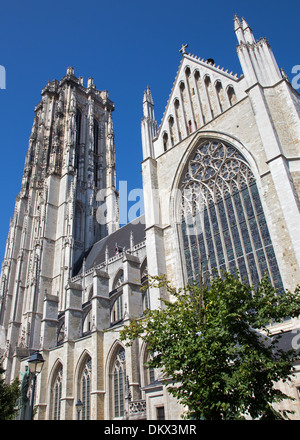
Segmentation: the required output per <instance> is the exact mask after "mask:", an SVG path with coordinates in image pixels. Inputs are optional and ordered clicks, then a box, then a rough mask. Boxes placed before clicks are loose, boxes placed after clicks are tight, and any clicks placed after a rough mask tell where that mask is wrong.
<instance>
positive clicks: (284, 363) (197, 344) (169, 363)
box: [121, 273, 300, 420]
mask: <svg viewBox="0 0 300 440" xmlns="http://www.w3.org/2000/svg"><path fill="white" fill-rule="evenodd" d="M149 283H150V285H152V286H154V287H158V288H163V289H165V290H166V291H167V292H168V293H169V295H170V298H171V297H172V300H170V301H166V300H162V308H161V309H157V310H151V311H148V313H146V314H145V315H144V316H143V317H141V318H139V319H136V320H132V321H131V322H130V324H129V325H128V326H126V327H125V328H124V330H123V331H122V333H121V339H122V340H125V341H126V344H127V345H130V344H132V343H133V340H134V339H135V338H137V337H140V338H142V339H143V340H144V341H145V342H146V344H147V346H148V349H149V351H150V352H152V353H154V355H153V359H152V360H151V361H150V362H149V364H148V365H149V367H152V368H160V369H162V370H163V372H164V378H165V379H168V380H166V385H167V387H168V391H169V392H170V393H171V394H173V395H174V396H175V397H176V398H177V399H178V400H179V401H180V403H182V404H183V405H185V406H186V407H187V408H188V409H187V413H186V417H188V418H191V417H192V418H195V419H201V418H204V419H207V420H222V419H226V420H234V419H243V418H244V417H245V416H250V417H251V418H254V419H268V420H274V419H282V418H288V414H289V411H281V412H278V411H275V410H274V409H273V406H272V404H274V403H279V402H281V401H282V400H284V399H286V398H290V397H288V396H286V395H285V394H284V393H282V392H281V391H280V390H278V389H276V388H275V387H274V382H278V381H280V380H282V381H289V380H290V378H291V374H292V372H293V367H292V364H293V362H294V360H295V359H296V358H297V353H296V351H295V350H293V349H292V348H291V350H289V351H283V350H281V349H279V348H278V341H279V339H280V336H281V335H277V336H272V337H270V334H269V324H270V322H271V321H280V320H282V319H285V318H290V317H296V316H299V315H300V287H298V288H297V289H296V290H295V292H294V293H291V292H288V291H286V292H285V293H284V294H281V295H279V294H278V293H277V291H276V289H275V288H273V287H272V285H271V284H270V282H269V281H268V278H267V277H265V278H264V279H263V280H262V281H261V282H260V284H259V285H258V286H257V287H253V286H250V285H249V284H247V283H246V282H243V281H241V280H240V279H239V277H238V274H237V275H236V276H235V275H232V274H230V273H224V274H223V276H222V277H219V276H215V277H213V278H212V279H211V280H210V283H209V285H208V283H205V284H203V283H202V284H201V283H200V284H198V285H197V284H195V285H188V286H186V287H185V288H183V289H179V290H177V289H176V288H174V287H172V286H171V284H170V283H169V282H168V281H167V280H166V277H165V276H162V277H152V278H150V280H149ZM255 329H259V331H257V330H255Z"/></svg>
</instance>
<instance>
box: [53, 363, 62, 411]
mask: <svg viewBox="0 0 300 440" xmlns="http://www.w3.org/2000/svg"><path fill="white" fill-rule="evenodd" d="M62 373H63V368H62V366H60V368H59V370H58V372H57V375H56V379H55V383H54V389H53V392H54V395H53V398H54V405H53V418H54V420H60V409H61V392H62Z"/></svg>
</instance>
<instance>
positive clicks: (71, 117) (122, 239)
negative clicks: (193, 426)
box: [0, 16, 300, 420]
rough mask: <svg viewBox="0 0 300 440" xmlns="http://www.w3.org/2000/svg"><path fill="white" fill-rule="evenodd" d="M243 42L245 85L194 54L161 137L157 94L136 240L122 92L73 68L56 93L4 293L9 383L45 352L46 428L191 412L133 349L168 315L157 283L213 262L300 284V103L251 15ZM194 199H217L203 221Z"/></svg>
mask: <svg viewBox="0 0 300 440" xmlns="http://www.w3.org/2000/svg"><path fill="white" fill-rule="evenodd" d="M234 30H235V33H236V36H237V39H238V46H237V54H238V57H239V60H240V63H241V67H242V70H243V74H242V75H241V76H240V77H237V75H233V74H232V72H230V73H229V72H228V71H224V69H223V68H220V66H216V65H215V62H214V60H212V59H209V60H203V59H200V58H198V57H196V56H194V55H191V54H189V53H187V51H186V48H187V46H186V45H183V46H182V49H181V53H182V60H181V63H180V66H179V70H178V72H177V76H176V78H175V81H174V85H173V88H172V90H171V93H170V97H169V101H168V103H167V106H166V110H165V113H164V116H163V119H162V122H161V125H160V127H158V125H157V123H156V120H155V116H154V103H153V99H152V96H151V91H150V88H149V87H148V88H147V89H146V91H145V93H144V99H143V114H144V117H143V120H142V126H141V130H142V147H143V162H142V172H143V187H144V204H145V216H142V217H140V218H138V219H136V220H135V221H133V222H131V223H129V224H128V225H126V226H124V227H123V228H119V221H118V194H117V192H116V176H115V146H114V132H113V125H112V111H113V110H114V104H113V103H112V102H111V101H110V100H109V98H108V92H107V91H98V90H97V89H96V87H95V85H94V84H93V80H92V79H91V78H90V79H89V80H88V84H87V87H84V86H83V80H82V78H77V77H76V76H75V75H74V71H73V69H72V68H68V70H67V74H66V76H65V77H64V78H63V79H62V80H61V81H60V82H58V81H56V80H55V81H53V82H52V83H48V84H47V86H46V87H45V88H44V89H43V90H42V101H41V103H40V104H38V105H37V107H36V109H35V119H34V124H33V128H32V133H31V136H30V140H29V148H28V153H27V155H26V161H25V169H24V175H23V180H22V188H21V191H20V194H19V196H18V197H17V200H16V207H15V212H14V215H13V217H12V220H11V224H10V229H9V235H8V239H7V246H6V251H5V258H4V262H3V265H2V272H1V285H0V287H1V301H2V303H1V314H0V325H1V329H0V330H1V340H2V347H1V348H3V349H4V350H3V351H4V354H5V359H6V360H5V368H6V371H7V380H8V381H9V380H11V379H12V378H14V377H15V376H17V375H18V374H19V372H20V371H21V372H24V371H25V366H26V365H27V361H28V356H29V355H30V354H31V353H32V352H33V351H34V350H40V351H41V352H42V354H43V357H44V359H45V364H44V368H43V371H42V373H41V375H40V376H39V378H38V381H37V383H38V388H37V394H36V406H37V418H38V419H47V420H48V419H50V420H54V419H67V420H69V419H76V418H77V416H78V415H77V410H76V405H75V404H76V402H77V400H78V399H80V400H81V401H82V402H83V404H84V405H83V408H82V410H81V414H80V417H81V418H84V419H105V420H108V419H116V420H117V419H136V420H140V419H148V420H152V419H157V418H166V419H179V418H180V415H181V414H182V412H183V411H184V408H182V407H181V406H180V405H178V404H177V402H176V401H175V400H174V399H173V398H172V397H171V396H170V395H169V394H168V392H167V390H166V388H165V387H164V386H163V385H162V382H161V380H160V379H161V372H160V371H153V370H149V369H148V368H147V367H146V366H145V363H146V362H147V359H148V357H149V355H150V354H149V353H148V352H147V347H145V345H144V344H143V343H142V341H136V342H135V343H134V344H133V346H132V347H125V346H124V345H123V344H122V343H121V342H120V340H119V333H120V330H121V329H122V328H123V326H124V324H126V323H127V322H128V320H129V319H130V318H132V317H138V316H141V315H142V314H143V313H144V312H145V310H146V309H147V308H149V307H150V308H152V309H153V308H157V307H159V306H160V299H159V298H160V297H162V296H164V295H165V292H160V291H158V289H153V288H151V289H150V288H148V289H146V291H145V292H144V293H142V292H141V290H140V288H141V286H143V285H145V283H146V275H147V274H148V273H149V274H151V275H161V274H166V275H167V278H168V279H169V280H170V281H171V282H172V283H173V284H174V285H176V286H178V287H180V286H183V285H184V284H186V282H187V281H188V280H189V278H190V277H195V276H197V267H200V266H199V263H200V262H201V264H206V267H207V268H210V267H211V268H213V267H217V268H218V270H219V269H220V268H222V267H225V266H226V268H227V269H231V268H232V264H235V263H236V265H237V264H239V265H241V266H239V267H245V270H247V271H248V272H249V277H251V280H255V277H257V279H259V278H261V276H262V272H263V269H266V270H268V271H269V275H270V277H271V278H272V280H274V283H275V284H276V283H278V286H283V287H284V288H285V289H291V290H293V289H294V288H295V287H296V285H297V284H298V283H299V282H300V278H299V264H300V235H299V224H300V222H299V220H300V218H299V191H300V145H299V139H300V121H299V113H300V101H299V96H298V93H297V92H296V91H295V90H294V89H293V88H292V87H291V84H290V83H289V81H288V79H287V78H286V75H284V74H283V73H282V72H281V71H280V69H279V68H278V66H277V63H276V61H275V58H274V56H273V53H272V50H271V48H270V45H269V43H268V41H267V40H266V39H265V38H263V39H261V40H259V41H256V40H255V39H254V37H253V33H252V31H251V29H250V27H249V26H248V24H247V23H246V21H245V20H244V19H242V20H240V19H239V18H238V17H237V16H236V17H235V18H234ZM203 151H205V152H206V153H203V154H204V156H203V157H204V159H203V160H202V159H201V160H202V162H201V161H200V162H199V157H200V156H201V154H202V153H201V152H203ZM217 153H218V154H219V156H217ZM226 154H227V155H228V156H226V160H225V159H224V157H225V156H224V155H226ZM197 155H198V156H197ZM204 164H205V166H204ZM201 173H202V174H203V176H204V177H203V176H202V178H201V179H202V180H201V179H200V177H199V176H200V174H201ZM243 173H244V174H243ZM216 176H217V177H216ZM245 176H246V177H245ZM192 179H194V181H195V182H196V183H195V185H194V186H193V184H192V183H191V181H192ZM247 179H248V180H247ZM184 185H186V188H189V190H190V191H194V193H193V194H194V195H195V194H196V192H197V191H198V192H199V188H206V189H205V191H206V190H207V200H206V202H205V203H206V205H205V203H203V204H202V205H201V207H200V208H199V206H200V205H196V204H195V203H194V199H189V197H190V194H191V193H186V194H185V195H184V197H183V194H182V188H183V186H184ZM201 185H202V186H201ZM234 185H237V186H234ZM238 185H240V187H239V188H240V190H239V191H238V192H236V190H233V188H237V187H238ZM220 188H223V190H224V193H222V190H220ZM218 191H219V193H218ZM234 191H235V192H234ZM255 191H256V192H255ZM196 195H197V194H196ZM198 195H199V194H198ZM237 199H238V200H239V203H240V205H239V206H241V210H240V211H238V209H237V206H238V205H237V204H236V203H237ZM233 200H235V201H234V202H233ZM188 202H190V204H191V206H193V207H194V208H195V209H194V210H196V211H197V209H198V208H199V209H200V217H201V216H202V217H201V218H202V219H204V220H205V218H206V220H207V224H206V226H205V227H203V230H201V234H202V236H204V237H206V239H205V240H204V242H201V240H200V238H199V237H200V235H201V234H200V233H199V234H198V238H191V237H190V236H188V237H187V234H185V233H184V229H183V224H184V222H185V221H186V220H187V219H188V218H190V219H191V218H192V217H193V215H192V214H191V213H192V211H191V212H189V211H188V209H187V208H186V206H188ZM225 202H226V203H227V205H226V203H225ZM229 204H231V205H230V206H231V212H230V210H229ZM197 206H198V208H197V209H196V207H197ZM221 207H222V209H223V211H221ZM258 208H259V209H260V211H259V209H258ZM211 209H213V210H214V212H215V213H216V215H215V217H214V218H213V216H212V212H213V211H212V210H211ZM249 209H251V210H252V212H254V214H253V215H252V217H251V218H250V217H249V216H248V210H249ZM193 212H194V211H193ZM209 212H210V213H209ZM222 212H223V217H222V215H221V214H222ZM205 216H206V217H205ZM242 217H243V220H240V221H238V218H242ZM193 218H194V220H195V218H196V216H194V217H193ZM183 219H185V220H183ZM232 219H235V221H236V224H233V225H231V226H230V224H231V221H232ZM194 220H193V221H194ZM224 222H225V223H226V224H227V226H228V227H227V229H226V231H225V229H224V228H223V229H224V230H223V233H221V232H222V227H223V225H224V224H225V223H224ZM187 226H188V228H189V227H190V224H188V223H187ZM209 228H210V229H209ZM217 230H218V231H219V232H220V234H217V233H216V231H217ZM254 230H255V232H253V231H254ZM203 234H204V235H203ZM209 234H210V235H209ZM245 234H246V235H245ZM207 237H209V238H207ZM245 237H248V242H247V239H245ZM234 240H236V241H235V242H234V244H235V246H233V241H234ZM237 242H238V243H239V245H240V246H237V244H236V243H237ZM230 243H231V244H230ZM258 243H260V245H258ZM201 246H202V248H201ZM209 246H211V250H209ZM203 249H205V250H204V251H203ZM238 249H239V251H240V254H238ZM249 249H250V250H249ZM203 252H204V253H203ZM230 255H231V256H230ZM250 257H251V258H250ZM242 264H243V265H244V266H242ZM222 265H223V266H222ZM298 328H299V320H297V319H294V320H289V321H285V322H284V323H283V324H276V325H273V327H272V330H273V331H274V333H276V332H278V331H279V330H284V331H285V343H286V344H287V346H288V345H291V344H292V345H293V344H296V343H297V331H298ZM4 347H5V348H4ZM280 386H282V385H280ZM299 387H300V371H299V373H297V374H296V376H295V381H294V383H293V385H292V388H291V389H289V390H288V392H289V393H291V394H293V396H294V397H295V399H296V400H295V401H294V403H293V404H290V405H292V407H293V409H294V410H295V415H294V417H295V418H299V417H300V406H299V404H300V403H299V393H298V388H299Z"/></svg>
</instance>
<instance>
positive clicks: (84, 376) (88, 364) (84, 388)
mask: <svg viewBox="0 0 300 440" xmlns="http://www.w3.org/2000/svg"><path fill="white" fill-rule="evenodd" d="M91 380H92V359H91V357H90V356H87V358H86V360H85V363H84V366H83V369H82V373H81V377H80V394H81V401H82V411H81V413H82V415H81V417H82V420H90V414H91Z"/></svg>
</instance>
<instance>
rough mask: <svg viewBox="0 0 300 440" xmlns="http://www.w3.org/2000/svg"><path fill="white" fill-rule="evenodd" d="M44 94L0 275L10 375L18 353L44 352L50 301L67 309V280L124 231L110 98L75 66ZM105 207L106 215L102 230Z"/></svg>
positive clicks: (30, 142) (3, 334)
mask: <svg viewBox="0 0 300 440" xmlns="http://www.w3.org/2000/svg"><path fill="white" fill-rule="evenodd" d="M41 95H42V100H41V102H40V103H39V104H38V105H37V106H36V108H35V117H34V122H33V127H32V131H31V135H30V138H29V147H28V151H27V155H26V160H25V167H24V174H23V179H22V185H21V191H20V193H19V195H18V196H17V199H16V204H15V211H14V214H13V217H12V219H11V222H10V227H9V234H8V238H7V244H6V250H5V256H4V261H3V265H2V273H1V300H2V304H1V315H0V325H1V332H2V336H1V338H2V343H3V340H4V341H5V342H4V344H6V348H5V351H6V355H7V359H8V363H7V365H6V369H7V376H8V375H9V374H8V373H9V371H12V375H14V374H15V372H14V370H15V369H17V368H18V362H14V359H15V360H16V359H17V357H18V352H20V351H21V352H22V351H23V352H24V350H27V349H38V348H39V345H40V328H41V320H42V309H43V300H44V297H45V296H46V295H52V296H53V297H56V298H57V300H58V303H59V306H58V307H59V309H58V310H62V309H63V308H64V307H65V301H66V299H65V292H66V284H67V281H68V279H69V278H70V276H72V275H73V274H74V273H75V272H76V268H77V267H78V265H79V264H80V263H81V262H82V258H83V257H84V255H85V253H86V252H87V251H88V250H89V249H90V248H91V246H92V245H93V244H94V243H95V242H96V241H98V240H99V239H101V238H103V237H104V236H106V235H107V234H108V233H111V232H113V231H114V230H116V229H117V228H118V209H117V193H116V175H115V146H114V133H113V125H112V115H111V114H112V111H113V110H114V104H113V102H112V101H110V99H109V98H108V92H107V91H99V90H97V89H96V87H95V85H94V84H93V79H92V78H89V79H88V82H87V87H84V86H83V78H81V77H80V78H77V77H76V76H75V75H74V69H73V68H72V67H69V68H68V69H67V74H66V75H65V76H64V77H63V78H62V80H61V81H57V80H54V81H52V82H48V84H47V85H46V87H45V88H44V89H43V90H42V92H41ZM101 190H102V191H101ZM100 193H101V197H99V194H100ZM101 203H106V216H105V218H104V221H101V222H100V223H101V224H99V218H97V209H98V208H99V207H100V204H101ZM102 210H103V207H102ZM103 212H105V211H104V210H103ZM102 220H103V219H102ZM2 347H3V345H2Z"/></svg>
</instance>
